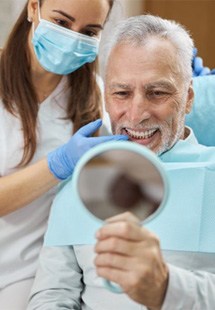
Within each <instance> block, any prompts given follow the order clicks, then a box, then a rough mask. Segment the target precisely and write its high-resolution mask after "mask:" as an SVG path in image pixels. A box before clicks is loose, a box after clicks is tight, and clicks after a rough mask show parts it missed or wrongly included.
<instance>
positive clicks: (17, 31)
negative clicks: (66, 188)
mask: <svg viewBox="0 0 215 310" xmlns="http://www.w3.org/2000/svg"><path fill="white" fill-rule="evenodd" d="M112 5H113V1H110V0H40V1H37V0H29V1H28V2H27V3H26V5H25V7H24V9H23V11H22V12H21V15H20V16H19V18H18V20H17V22H16V24H15V26H14V28H13V29H12V32H11V34H10V36H9V38H8V41H7V43H6V46H5V47H4V48H3V50H2V53H1V60H0V97H1V99H0V100H1V101H0V216H1V218H0V253H1V255H0V308H1V309H4V310H20V309H25V308H26V303H27V297H28V294H29V290H30V288H31V284H32V281H33V278H34V274H35V271H36V266H37V259H38V255H39V251H40V248H41V245H42V242H43V235H44V232H45V229H46V223H47V218H48V214H49V209H50V205H51V203H52V200H53V198H54V195H55V193H56V185H57V184H58V183H59V182H60V181H61V180H65V179H66V178H67V177H69V176H70V175H71V174H72V172H73V169H74V166H75V164H76V162H77V161H78V159H79V158H80V157H81V156H82V154H83V153H84V152H85V151H87V150H88V149H89V148H91V147H93V146H95V145H97V144H99V143H101V142H104V141H109V140H113V139H114V140H119V139H125V137H124V136H120V135H119V136H114V137H113V136H109V137H102V136H101V137H91V136H92V135H93V134H94V133H95V132H96V131H97V130H98V129H99V127H100V126H101V123H102V122H101V120H98V119H99V118H101V112H102V111H101V94H100V89H99V87H98V85H97V80H96V79H97V76H96V69H97V60H96V56H97V54H98V48H99V37H100V33H101V30H102V29H103V26H104V23H105V21H106V19H107V17H108V15H109V13H110V10H111V8H112ZM88 123H89V124H88ZM86 124H87V125H86ZM72 135H73V136H72Z"/></svg>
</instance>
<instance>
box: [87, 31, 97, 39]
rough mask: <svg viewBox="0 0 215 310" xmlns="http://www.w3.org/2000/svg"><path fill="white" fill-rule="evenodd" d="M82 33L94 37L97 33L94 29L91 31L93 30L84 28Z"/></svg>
mask: <svg viewBox="0 0 215 310" xmlns="http://www.w3.org/2000/svg"><path fill="white" fill-rule="evenodd" d="M84 34H85V35H86V36H88V37H96V36H98V33H97V32H96V31H93V30H86V31H85V32H84Z"/></svg>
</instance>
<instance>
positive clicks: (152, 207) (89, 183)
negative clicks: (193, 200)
mask: <svg viewBox="0 0 215 310" xmlns="http://www.w3.org/2000/svg"><path fill="white" fill-rule="evenodd" d="M73 177H74V179H73V181H74V183H73V184H75V186H76V189H75V190H76V191H77V194H78V196H79V198H80V200H81V202H82V204H83V205H84V206H85V208H86V210H87V211H88V212H90V214H92V215H93V216H95V217H96V218H97V219H100V220H101V221H104V220H106V219H107V218H109V217H112V216H114V215H117V214H120V213H123V212H126V211H130V212H132V213H133V214H134V215H136V216H137V217H138V218H139V219H140V223H141V224H144V223H146V222H148V221H151V220H152V219H153V218H154V217H156V216H157V215H158V214H159V213H160V212H161V210H162V208H163V206H164V205H165V202H166V200H167V197H168V182H167V177H166V174H165V171H164V168H163V166H162V163H161V162H160V160H159V159H158V157H157V156H156V155H155V154H154V153H153V152H152V151H150V150H148V149H147V148H145V147H143V146H141V145H138V144H136V143H133V142H122V141H120V142H107V143H104V144H100V145H98V146H96V147H94V148H93V149H91V150H90V151H89V152H87V153H86V154H85V155H84V156H83V157H82V159H81V161H80V162H79V164H78V165H77V168H76V169H75V172H74V175H73ZM106 286H107V287H108V288H109V289H111V290H112V291H114V292H122V290H121V288H119V286H118V285H115V284H113V283H111V282H109V281H106Z"/></svg>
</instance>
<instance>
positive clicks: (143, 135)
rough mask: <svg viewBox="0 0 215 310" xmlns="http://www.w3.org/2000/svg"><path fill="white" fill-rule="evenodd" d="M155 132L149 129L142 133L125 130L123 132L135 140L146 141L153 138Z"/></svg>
mask: <svg viewBox="0 0 215 310" xmlns="http://www.w3.org/2000/svg"><path fill="white" fill-rule="evenodd" d="M156 130H157V129H150V130H146V131H144V132H139V131H134V130H130V129H127V128H125V131H126V132H127V133H128V134H129V136H131V137H132V138H135V139H148V138H150V137H152V136H153V134H154V133H155V131H156Z"/></svg>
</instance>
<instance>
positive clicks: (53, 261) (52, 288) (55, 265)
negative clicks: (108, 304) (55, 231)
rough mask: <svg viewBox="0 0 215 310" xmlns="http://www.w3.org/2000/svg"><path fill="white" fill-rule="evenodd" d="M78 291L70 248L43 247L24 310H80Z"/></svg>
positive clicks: (79, 278) (77, 274) (79, 279)
mask: <svg viewBox="0 0 215 310" xmlns="http://www.w3.org/2000/svg"><path fill="white" fill-rule="evenodd" d="M82 289H83V287H82V272H81V269H80V267H79V265H78V263H77V260H76V256H75V253H74V250H73V247H72V246H64V247H44V248H43V249H42V251H41V254H40V259H39V267H38V270H37V274H36V278H35V281H34V284H33V287H32V291H31V294H30V300H29V304H28V308H27V310H36V309H37V310H50V309H54V310H58V309H61V310H65V309H73V310H81V291H82Z"/></svg>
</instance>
